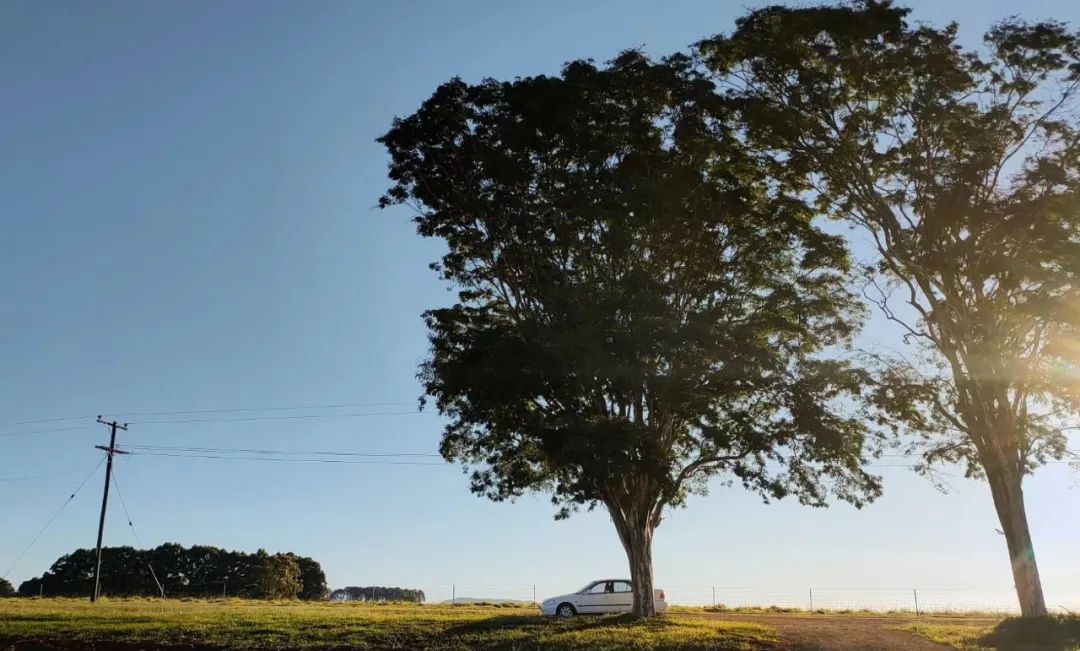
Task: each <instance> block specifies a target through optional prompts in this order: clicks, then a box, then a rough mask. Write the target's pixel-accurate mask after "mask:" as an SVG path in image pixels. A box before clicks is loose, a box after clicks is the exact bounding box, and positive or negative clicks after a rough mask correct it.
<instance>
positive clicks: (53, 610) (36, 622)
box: [0, 599, 778, 651]
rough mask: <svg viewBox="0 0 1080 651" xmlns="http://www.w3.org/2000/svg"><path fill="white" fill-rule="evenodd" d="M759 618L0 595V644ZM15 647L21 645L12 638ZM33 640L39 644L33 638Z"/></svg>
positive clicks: (511, 632)
mask: <svg viewBox="0 0 1080 651" xmlns="http://www.w3.org/2000/svg"><path fill="white" fill-rule="evenodd" d="M777 640H778V638H777V636H776V634H775V633H774V632H773V631H772V630H771V629H769V628H768V627H765V626H760V625H757V624H743V623H734V622H717V621H710V620H707V619H704V618H694V617H681V616H678V615H672V616H666V617H663V618H659V619H653V620H648V621H643V622H637V621H631V620H628V619H626V618H624V617H579V618H574V619H571V620H551V619H546V618H543V617H540V616H539V614H538V612H537V610H536V609H535V608H530V607H519V608H507V607H502V608H492V607H490V606H489V607H484V606H471V605H470V606H445V605H430V606H429V605H424V606H420V605H404V604H390V605H365V604H329V603H298V602H257V601H242V600H222V601H194V600H193V601H180V600H156V599H130V600H102V601H100V602H99V603H97V604H90V603H89V602H87V601H85V600H81V599H4V600H0V648H7V647H6V646H5V645H12V644H17V643H21V644H22V645H24V646H27V647H29V646H31V645H30V644H29V643H30V642H34V643H44V645H43V646H44V648H49V647H50V646H53V647H63V648H71V647H72V646H73V645H88V644H89V643H93V644H94V645H95V646H96V647H97V648H99V649H108V648H109V643H117V644H116V645H115V646H117V647H122V646H123V645H129V644H130V645H145V644H153V645H155V646H160V647H169V646H173V647H180V646H183V645H187V646H188V647H189V648H190V647H191V646H197V647H208V648H210V649H259V650H276V649H303V650H305V651H306V650H313V649H335V650H340V649H430V650H432V651H435V650H438V651H443V650H448V649H483V650H494V649H537V648H544V649H588V650H598V649H605V650H612V651H614V650H615V649H637V650H645V649H680V650H684V651H691V650H694V651H697V650H705V649H742V650H745V651H754V650H757V649H770V648H776V642H777ZM15 648H16V649H17V648H19V646H18V645H16V646H15ZM34 648H41V647H40V646H35V647H34Z"/></svg>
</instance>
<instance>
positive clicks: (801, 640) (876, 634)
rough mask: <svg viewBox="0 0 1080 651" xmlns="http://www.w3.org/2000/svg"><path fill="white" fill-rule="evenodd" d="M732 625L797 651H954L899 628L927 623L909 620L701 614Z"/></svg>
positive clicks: (972, 619)
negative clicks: (773, 634) (746, 626)
mask: <svg viewBox="0 0 1080 651" xmlns="http://www.w3.org/2000/svg"><path fill="white" fill-rule="evenodd" d="M702 616H703V617H715V618H717V619H723V620H727V621H733V622H756V623H760V624H764V625H766V626H771V627H772V628H774V629H776V630H777V632H779V633H780V635H781V636H783V638H784V641H785V642H786V643H788V644H790V645H791V646H792V647H793V648H795V649H798V650H799V651H819V650H820V651H856V650H857V651H953V650H952V649H951V647H947V646H944V645H941V644H937V643H934V642H930V641H929V640H925V639H923V638H921V637H918V636H916V635H914V634H912V633H909V632H907V631H898V630H896V628H897V627H899V626H905V625H907V624H914V623H918V622H920V621H921V622H925V621H928V620H927V619H925V618H924V619H916V618H915V617H914V616H911V617H900V616H888V617H873V616H852V615H817V614H814V615H742V614H730V615H728V614H723V613H717V614H712V613H708V614H703V615H702ZM929 621H933V622H935V623H940V624H952V623H959V624H971V625H978V624H992V623H994V622H995V621H997V620H994V619H982V618H975V617H965V618H963V619H947V618H940V617H934V618H933V619H932V620H929Z"/></svg>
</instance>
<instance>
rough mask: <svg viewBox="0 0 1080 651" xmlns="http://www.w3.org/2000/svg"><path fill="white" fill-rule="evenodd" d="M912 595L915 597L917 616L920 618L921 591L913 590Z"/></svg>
mask: <svg viewBox="0 0 1080 651" xmlns="http://www.w3.org/2000/svg"><path fill="white" fill-rule="evenodd" d="M911 594H913V595H915V616H916V617H918V616H919V590H918V589H917V588H912V589H911Z"/></svg>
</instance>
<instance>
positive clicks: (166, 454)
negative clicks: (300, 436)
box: [131, 452, 446, 466]
mask: <svg viewBox="0 0 1080 651" xmlns="http://www.w3.org/2000/svg"><path fill="white" fill-rule="evenodd" d="M131 454H137V455H140V456H144V457H173V458H176V459H214V460H218V461H278V462H292V463H340V464H360V465H382V466H445V465H446V464H445V463H442V462H439V461H368V460H358V459H289V458H281V457H261V456H260V457H254V456H224V455H211V454H179V453H172V452H132V453H131Z"/></svg>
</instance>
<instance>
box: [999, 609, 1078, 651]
mask: <svg viewBox="0 0 1080 651" xmlns="http://www.w3.org/2000/svg"><path fill="white" fill-rule="evenodd" d="M979 644H980V645H982V646H984V647H988V648H991V649H999V650H1000V651H1073V650H1075V649H1077V648H1080V617H1077V616H1066V617H1058V616H1052V617H1040V618H1031V619H1024V618H1017V619H1007V620H1005V621H1003V622H1001V623H1000V624H998V625H997V626H996V627H995V628H994V630H993V631H992V632H990V633H988V634H986V635H984V636H983V637H982V639H980V640H979Z"/></svg>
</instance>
